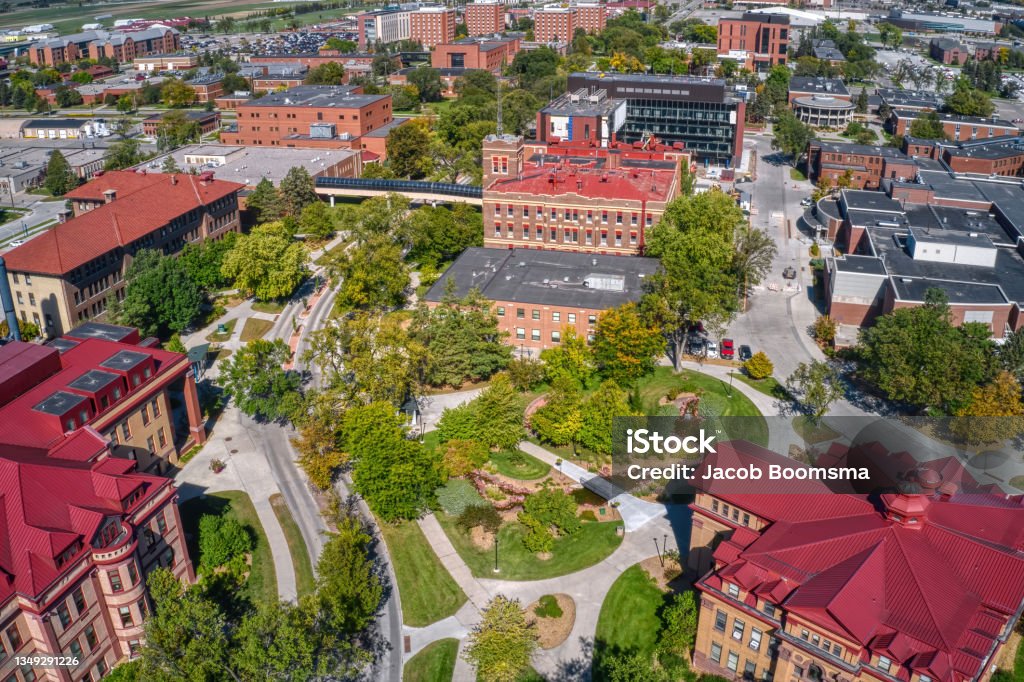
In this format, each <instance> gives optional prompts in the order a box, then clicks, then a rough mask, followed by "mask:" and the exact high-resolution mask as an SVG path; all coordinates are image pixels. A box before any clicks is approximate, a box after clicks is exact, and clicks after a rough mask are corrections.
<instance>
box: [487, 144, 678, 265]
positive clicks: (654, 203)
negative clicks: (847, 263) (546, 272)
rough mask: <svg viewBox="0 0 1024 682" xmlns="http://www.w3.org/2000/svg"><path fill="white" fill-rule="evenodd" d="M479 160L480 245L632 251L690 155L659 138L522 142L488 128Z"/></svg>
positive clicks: (672, 193)
mask: <svg viewBox="0 0 1024 682" xmlns="http://www.w3.org/2000/svg"><path fill="white" fill-rule="evenodd" d="M483 162H484V191H483V219H484V246H488V247H494V248H502V249H511V248H527V249H531V248H532V249H553V250H564V251H580V252H586V253H597V254H620V255H636V254H641V253H643V249H644V235H645V233H646V230H649V229H650V228H651V227H653V226H654V225H655V224H657V222H658V221H659V220H660V219H661V215H662V213H663V212H664V210H665V206H666V204H668V202H670V201H671V200H672V199H674V198H675V197H676V196H678V194H679V191H680V186H679V184H680V177H679V174H680V166H681V165H683V164H686V165H688V164H689V156H688V154H686V152H685V151H683V150H681V149H674V148H670V147H664V146H662V145H652V149H650V150H637V149H635V148H634V147H632V146H631V145H630V146H619V147H609V148H600V147H595V146H594V145H593V144H592V143H590V142H589V141H583V142H580V143H572V144H566V145H565V146H562V145H560V144H555V143H549V144H546V145H544V144H533V143H530V144H525V143H524V142H523V139H522V138H521V137H517V136H513V135H502V136H498V135H491V136H488V137H487V138H485V140H484V145H483Z"/></svg>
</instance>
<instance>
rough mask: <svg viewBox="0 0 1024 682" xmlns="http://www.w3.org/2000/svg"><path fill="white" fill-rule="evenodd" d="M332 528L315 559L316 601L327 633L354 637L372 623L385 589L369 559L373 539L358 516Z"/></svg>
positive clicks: (348, 516)
mask: <svg viewBox="0 0 1024 682" xmlns="http://www.w3.org/2000/svg"><path fill="white" fill-rule="evenodd" d="M335 525H336V526H337V531H336V532H334V533H333V534H331V536H330V538H329V539H328V540H327V542H326V543H325V544H324V548H323V551H322V552H321V554H320V558H319V559H318V560H317V581H316V598H317V601H318V602H319V604H320V612H321V613H323V614H324V615H325V616H326V618H325V620H326V625H327V628H328V629H329V630H330V631H332V632H336V633H345V634H348V635H355V634H358V633H360V632H363V631H364V630H366V628H368V627H369V626H370V625H371V624H372V623H373V621H374V618H375V617H376V615H377V611H378V609H379V608H380V604H381V599H382V598H383V596H384V586H383V584H382V583H381V577H380V571H379V570H377V567H376V566H375V565H374V562H373V560H372V559H371V558H370V551H371V547H372V545H373V537H372V536H371V535H370V534H368V533H367V532H366V531H365V530H364V529H363V527H362V525H361V524H360V522H359V519H358V517H356V516H352V515H346V516H342V517H340V518H338V519H336V523H335Z"/></svg>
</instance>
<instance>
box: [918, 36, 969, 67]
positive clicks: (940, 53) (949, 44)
mask: <svg viewBox="0 0 1024 682" xmlns="http://www.w3.org/2000/svg"><path fill="white" fill-rule="evenodd" d="M970 55H971V51H970V49H969V48H968V47H967V46H966V45H964V44H962V43H960V42H958V41H956V40H953V39H952V38H932V39H931V40H930V41H929V42H928V56H929V57H931V58H932V59H934V60H935V61H937V62H942V63H943V64H956V65H958V66H959V65H961V64H963V63H964V62H966V61H967V57H969V56H970Z"/></svg>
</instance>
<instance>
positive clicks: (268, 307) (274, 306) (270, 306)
mask: <svg viewBox="0 0 1024 682" xmlns="http://www.w3.org/2000/svg"><path fill="white" fill-rule="evenodd" d="M286 304H287V301H253V304H252V309H253V310H255V311H256V312H258V313H269V314H271V315H277V314H278V313H280V312H281V311H282V310H284V307H285V305H286Z"/></svg>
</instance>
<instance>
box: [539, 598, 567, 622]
mask: <svg viewBox="0 0 1024 682" xmlns="http://www.w3.org/2000/svg"><path fill="white" fill-rule="evenodd" d="M533 612H534V613H535V614H536V615H537V616H539V617H540V618H561V617H562V607H561V606H559V605H558V600H557V599H555V597H554V595H551V594H545V595H544V596H543V597H541V598H540V599H539V600H538V603H537V607H536V608H535V609H534V610H533Z"/></svg>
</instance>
